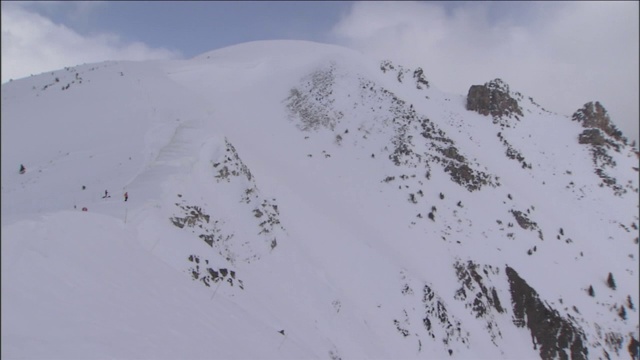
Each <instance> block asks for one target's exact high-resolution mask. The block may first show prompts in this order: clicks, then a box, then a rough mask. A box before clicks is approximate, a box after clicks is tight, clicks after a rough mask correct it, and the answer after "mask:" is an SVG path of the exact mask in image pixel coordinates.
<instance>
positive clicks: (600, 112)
mask: <svg viewBox="0 0 640 360" xmlns="http://www.w3.org/2000/svg"><path fill="white" fill-rule="evenodd" d="M571 119H572V120H573V121H578V122H579V123H581V124H582V126H583V127H585V128H587V129H591V130H585V131H584V132H583V133H582V134H581V135H580V137H581V142H580V143H581V144H583V143H585V142H586V141H589V140H593V141H595V142H598V143H597V144H596V143H593V145H602V144H603V143H604V139H602V137H596V136H593V134H594V131H593V129H600V130H602V131H603V132H604V133H605V134H607V135H609V136H611V137H612V138H614V139H616V140H617V141H620V142H622V143H624V144H626V143H627V139H626V138H625V137H624V136H622V132H621V131H620V130H618V128H617V127H616V126H615V125H614V124H613V123H612V122H611V118H610V117H609V114H608V113H607V110H606V109H605V108H604V106H602V104H600V103H599V102H598V101H596V102H595V103H594V102H593V101H591V102H588V103H586V104H584V106H583V107H582V108H581V109H579V110H578V111H576V112H575V113H573V116H572V117H571ZM587 133H588V134H587ZM583 135H584V136H583ZM583 137H584V139H583ZM582 141H585V142H582Z"/></svg>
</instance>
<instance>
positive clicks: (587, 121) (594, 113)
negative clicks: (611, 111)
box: [572, 101, 627, 195]
mask: <svg viewBox="0 0 640 360" xmlns="http://www.w3.org/2000/svg"><path fill="white" fill-rule="evenodd" d="M572 120H573V121H578V122H580V123H581V124H582V126H583V127H584V128H585V130H584V131H582V133H581V134H580V135H579V136H578V143H580V144H584V145H589V150H590V152H591V155H592V159H593V165H594V171H595V173H596V174H597V175H598V176H599V177H600V178H601V179H602V185H606V186H608V187H610V188H611V189H612V190H613V191H614V194H615V195H622V194H624V193H626V192H627V190H626V189H625V188H624V187H623V186H622V185H621V184H618V182H617V180H616V179H615V178H614V177H612V176H610V175H609V174H608V173H607V168H614V167H616V162H615V161H614V159H613V157H612V156H611V155H610V154H609V151H611V150H613V151H616V152H620V150H621V149H622V148H623V147H624V145H626V144H627V138H625V137H624V136H622V132H621V131H620V130H618V128H617V127H616V126H615V125H614V124H613V123H612V122H611V119H610V118H609V115H608V114H607V110H605V108H604V106H602V104H600V103H599V102H597V101H596V102H595V103H594V102H588V103H586V104H584V106H583V107H582V109H579V110H578V111H576V112H575V113H574V114H573V116H572Z"/></svg>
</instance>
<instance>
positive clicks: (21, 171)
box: [20, 164, 27, 174]
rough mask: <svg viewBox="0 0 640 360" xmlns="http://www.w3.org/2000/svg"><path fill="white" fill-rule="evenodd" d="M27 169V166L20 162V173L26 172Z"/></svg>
mask: <svg viewBox="0 0 640 360" xmlns="http://www.w3.org/2000/svg"><path fill="white" fill-rule="evenodd" d="M26 171H27V168H25V167H24V165H22V164H20V174H24V173H25V172H26Z"/></svg>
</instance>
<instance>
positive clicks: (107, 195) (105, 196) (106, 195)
mask: <svg viewBox="0 0 640 360" xmlns="http://www.w3.org/2000/svg"><path fill="white" fill-rule="evenodd" d="M108 197H110V196H109V193H108V192H107V190H105V191H104V196H103V197H102V198H103V199H106V198H108Z"/></svg>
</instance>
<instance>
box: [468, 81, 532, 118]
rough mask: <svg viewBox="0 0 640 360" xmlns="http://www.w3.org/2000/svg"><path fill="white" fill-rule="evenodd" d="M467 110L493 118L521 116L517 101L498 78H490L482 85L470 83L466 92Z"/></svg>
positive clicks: (507, 86)
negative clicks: (490, 79)
mask: <svg viewBox="0 0 640 360" xmlns="http://www.w3.org/2000/svg"><path fill="white" fill-rule="evenodd" d="M467 110H470V111H476V112H478V113H479V114H482V115H491V116H493V118H494V120H497V119H502V118H503V117H507V118H508V117H512V116H515V117H516V119H517V116H516V115H520V116H522V109H521V108H520V105H519V104H518V101H517V100H516V99H514V98H512V97H511V93H510V92H509V85H507V84H505V83H504V82H503V81H502V80H500V79H495V80H492V81H490V82H488V83H485V84H484V85H472V86H471V87H470V88H469V93H468V94H467Z"/></svg>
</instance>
